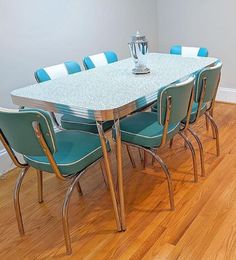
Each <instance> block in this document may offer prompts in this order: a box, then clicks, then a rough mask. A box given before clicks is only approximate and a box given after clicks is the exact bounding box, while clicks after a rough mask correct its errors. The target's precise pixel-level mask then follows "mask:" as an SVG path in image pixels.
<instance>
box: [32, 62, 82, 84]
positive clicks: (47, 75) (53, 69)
mask: <svg viewBox="0 0 236 260" xmlns="http://www.w3.org/2000/svg"><path fill="white" fill-rule="evenodd" d="M80 71H81V67H80V65H79V64H78V63H76V62H74V61H67V62H64V63H62V64H58V65H54V66H50V67H46V68H41V69H38V70H36V72H35V79H36V80H37V82H39V83H41V82H44V81H48V80H51V79H57V78H63V77H66V76H67V75H69V74H74V73H77V72H80Z"/></svg>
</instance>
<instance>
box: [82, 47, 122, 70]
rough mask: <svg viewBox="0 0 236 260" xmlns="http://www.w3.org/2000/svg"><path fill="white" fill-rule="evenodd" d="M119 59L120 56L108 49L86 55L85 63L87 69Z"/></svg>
mask: <svg viewBox="0 0 236 260" xmlns="http://www.w3.org/2000/svg"><path fill="white" fill-rule="evenodd" d="M116 61H118V57H117V55H116V53H115V52H113V51H106V52H103V53H99V54H96V55H92V56H87V57H84V59H83V63H84V67H85V69H86V70H90V69H94V68H96V67H100V66H104V65H107V64H110V63H113V62H116Z"/></svg>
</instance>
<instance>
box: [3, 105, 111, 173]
mask: <svg viewBox="0 0 236 260" xmlns="http://www.w3.org/2000/svg"><path fill="white" fill-rule="evenodd" d="M33 122H38V123H39V124H40V129H41V132H42V134H43V137H44V139H45V141H46V143H47V145H48V147H49V148H50V150H51V153H52V155H53V157H54V159H55V161H56V163H57V165H58V168H59V170H60V172H61V174H62V175H64V176H67V175H72V174H76V173H78V172H80V171H83V170H84V169H86V168H87V167H88V166H89V165H91V164H92V163H94V162H96V161H97V160H98V159H99V158H101V157H102V156H103V153H102V148H101V143H100V138H99V136H98V135H97V134H93V133H86V132H81V131H77V130H64V131H60V132H57V133H55V132H54V129H53V126H52V122H51V119H50V117H49V115H48V113H46V112H44V111H42V110H38V109H32V110H31V109H27V110H21V111H17V110H6V109H0V129H1V132H2V133H3V135H4V136H5V137H6V139H7V141H8V143H9V145H10V147H11V148H13V149H14V150H15V151H16V152H18V153H20V154H22V155H23V156H24V158H25V160H26V162H27V163H28V164H29V165H30V166H32V167H34V168H36V169H39V170H42V171H48V172H53V170H52V168H51V165H50V163H49V162H48V159H47V157H46V156H45V153H44V151H43V150H42V148H41V146H40V144H39V141H38V139H37V137H36V134H35V132H34V130H33V126H32V123H33ZM107 149H108V150H110V147H109V143H108V142H107Z"/></svg>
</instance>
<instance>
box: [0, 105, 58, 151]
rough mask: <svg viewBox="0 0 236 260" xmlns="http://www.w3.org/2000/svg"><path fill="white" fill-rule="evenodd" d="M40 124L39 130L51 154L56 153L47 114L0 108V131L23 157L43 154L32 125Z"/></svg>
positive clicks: (33, 110)
mask: <svg viewBox="0 0 236 260" xmlns="http://www.w3.org/2000/svg"><path fill="white" fill-rule="evenodd" d="M34 121H36V122H39V123H40V128H41V131H42V133H43V136H44V138H45V140H46V142H47V145H48V147H49V149H50V151H51V153H55V152H56V151H57V145H56V140H55V134H54V129H53V125H52V122H51V118H50V116H49V114H48V113H47V112H45V111H43V110H39V109H31V110H30V109H26V110H21V111H17V110H11V109H3V108H0V130H1V131H2V133H3V134H4V136H5V137H6V139H7V140H8V143H9V145H10V146H11V147H12V148H13V149H14V150H15V151H16V152H18V153H20V154H24V155H34V156H42V155H44V152H43V150H42V148H41V146H40V144H39V142H38V139H37V137H36V136H35V133H34V129H33V127H32V123H33V122H34Z"/></svg>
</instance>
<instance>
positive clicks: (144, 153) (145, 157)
mask: <svg viewBox="0 0 236 260" xmlns="http://www.w3.org/2000/svg"><path fill="white" fill-rule="evenodd" d="M146 161H147V153H146V151H144V152H143V169H144V170H145V168H146Z"/></svg>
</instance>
